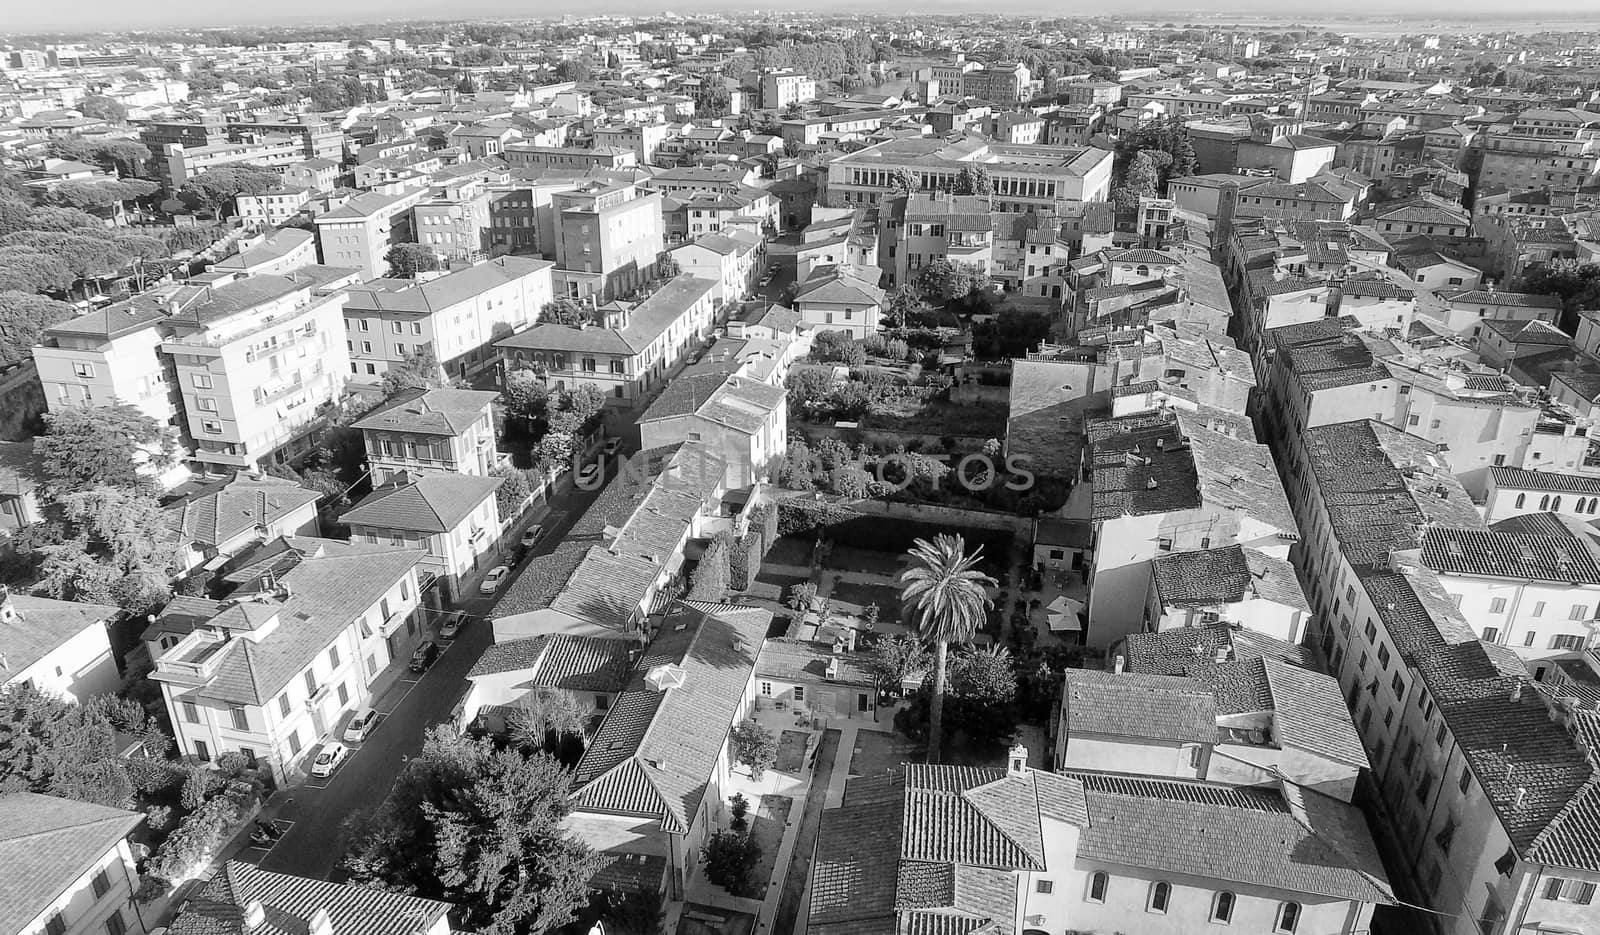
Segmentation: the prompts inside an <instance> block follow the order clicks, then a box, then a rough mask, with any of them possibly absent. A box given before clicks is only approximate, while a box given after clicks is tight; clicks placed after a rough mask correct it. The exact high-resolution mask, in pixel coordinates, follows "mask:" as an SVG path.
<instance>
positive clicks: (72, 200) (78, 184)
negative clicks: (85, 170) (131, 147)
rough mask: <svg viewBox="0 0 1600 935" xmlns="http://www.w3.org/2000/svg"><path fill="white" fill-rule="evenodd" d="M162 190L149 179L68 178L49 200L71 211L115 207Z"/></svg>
mask: <svg viewBox="0 0 1600 935" xmlns="http://www.w3.org/2000/svg"><path fill="white" fill-rule="evenodd" d="M159 188H160V186H158V185H157V184H156V183H154V182H151V181H147V180H145V179H68V180H67V181H65V182H62V183H60V184H58V185H56V186H54V187H53V188H51V189H50V192H49V194H48V196H47V197H48V198H49V200H50V203H51V204H57V205H63V206H65V207H68V208H84V209H88V208H113V207H116V206H118V205H120V204H122V203H123V202H125V201H133V200H134V199H136V198H145V197H148V196H150V195H153V194H155V192H156V191H157V189H159Z"/></svg>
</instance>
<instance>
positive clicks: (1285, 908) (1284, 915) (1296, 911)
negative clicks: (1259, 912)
mask: <svg viewBox="0 0 1600 935" xmlns="http://www.w3.org/2000/svg"><path fill="white" fill-rule="evenodd" d="M1299 926H1300V904H1299V903H1283V904H1282V905H1280V906H1278V920H1277V921H1276V922H1274V923H1273V925H1272V930H1273V931H1274V932H1293V931H1294V930H1295V929H1296V928H1298V927H1299Z"/></svg>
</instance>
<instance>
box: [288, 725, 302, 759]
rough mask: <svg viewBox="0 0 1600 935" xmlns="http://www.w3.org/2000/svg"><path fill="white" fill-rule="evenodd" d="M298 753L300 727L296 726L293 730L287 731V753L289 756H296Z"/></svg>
mask: <svg viewBox="0 0 1600 935" xmlns="http://www.w3.org/2000/svg"><path fill="white" fill-rule="evenodd" d="M299 754H300V728H298V727H297V728H295V729H294V730H292V731H290V732H289V755H290V756H298V755H299Z"/></svg>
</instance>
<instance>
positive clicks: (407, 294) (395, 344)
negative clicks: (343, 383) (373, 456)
mask: <svg viewBox="0 0 1600 935" xmlns="http://www.w3.org/2000/svg"><path fill="white" fill-rule="evenodd" d="M552 266H553V264H552V263H551V262H550V261H549V260H540V259H536V258H532V257H520V256H502V257H498V258H496V259H493V260H485V261H481V262H479V263H476V264H474V265H472V266H468V267H465V268H462V269H457V270H453V271H451V272H449V273H446V274H445V275H443V276H440V277H438V278H436V279H429V280H427V281H424V282H416V281H412V280H404V279H380V280H375V281H372V282H368V283H365V284H363V285H360V286H357V287H355V288H352V289H351V290H350V294H349V298H348V300H347V301H346V303H345V307H344V319H345V322H344V324H345V339H346V340H345V344H346V351H347V355H348V360H349V368H350V374H351V377H350V378H351V379H352V380H353V381H356V382H359V383H366V384H370V383H377V382H381V381H382V379H383V374H384V373H385V372H387V371H388V369H389V368H390V367H394V366H398V365H399V364H400V363H402V362H404V361H405V360H406V359H408V358H412V357H416V356H418V355H419V354H422V353H423V352H432V354H433V356H434V359H435V360H437V361H438V362H439V366H440V368H441V372H442V373H443V374H445V375H447V376H449V377H450V378H452V379H454V378H462V379H466V378H469V377H471V376H473V375H475V374H478V373H481V372H482V371H483V370H484V369H485V368H487V367H490V366H492V365H493V363H494V353H493V351H492V350H490V342H491V341H493V340H494V338H495V337H496V336H497V335H499V334H504V333H506V332H507V331H516V330H518V329H521V328H524V327H527V326H528V325H529V324H532V323H533V322H534V321H536V320H537V319H538V317H539V312H540V310H542V309H543V308H544V307H545V305H547V304H549V302H550V301H551V299H552V298H553V293H552V286H551V267H552ZM341 363H343V361H341Z"/></svg>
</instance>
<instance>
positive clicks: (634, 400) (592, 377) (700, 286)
mask: <svg viewBox="0 0 1600 935" xmlns="http://www.w3.org/2000/svg"><path fill="white" fill-rule="evenodd" d="M716 290H717V281H716V280H713V279H701V278H699V277H696V276H677V277H675V278H673V279H671V280H668V281H667V282H666V283H664V284H663V285H662V286H661V288H660V289H658V290H656V291H655V292H654V293H652V294H651V295H650V297H649V298H647V299H645V300H644V301H642V302H640V303H638V304H637V305H631V304H629V303H622V302H617V303H612V304H610V305H608V306H606V307H605V308H603V309H601V310H599V312H598V320H597V321H594V322H588V323H584V324H581V325H558V324H539V325H534V326H533V327H531V328H528V329H527V330H525V331H522V332H519V333H517V334H514V335H511V336H510V337H507V338H502V339H500V340H499V341H497V342H495V347H497V348H499V351H500V360H501V362H502V364H503V365H504V366H507V367H515V366H517V365H519V364H525V363H529V364H533V365H535V366H538V367H543V368H544V370H545V372H546V374H547V378H546V379H547V381H548V382H550V383H551V384H553V385H554V386H556V387H557V388H564V387H566V386H569V385H571V386H578V385H583V384H588V385H592V386H597V387H599V388H600V389H601V390H603V391H604V392H605V393H606V396H607V401H608V403H609V404H610V405H612V406H619V407H624V408H633V407H636V406H638V405H639V404H640V403H641V402H642V401H644V400H645V399H647V398H648V397H649V395H650V393H651V392H652V391H653V390H654V389H655V388H656V387H657V386H660V385H661V384H662V383H664V382H666V381H667V380H668V379H670V378H671V376H672V375H673V373H674V372H675V371H676V370H677V367H678V365H679V364H680V363H681V362H682V361H683V360H684V358H685V356H686V355H687V354H688V352H689V351H690V350H691V349H693V348H695V347H698V346H699V345H700V344H701V343H702V342H704V341H705V340H706V338H708V337H709V336H710V334H711V329H712V327H713V326H714V325H715V324H716V315H717V302H716Z"/></svg>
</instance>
